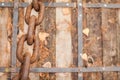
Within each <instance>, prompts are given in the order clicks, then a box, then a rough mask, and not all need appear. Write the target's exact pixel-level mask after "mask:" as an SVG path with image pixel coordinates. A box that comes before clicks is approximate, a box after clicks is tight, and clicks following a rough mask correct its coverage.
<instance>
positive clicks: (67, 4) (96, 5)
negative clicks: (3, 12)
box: [0, 2, 120, 8]
mask: <svg viewBox="0 0 120 80" xmlns="http://www.w3.org/2000/svg"><path fill="white" fill-rule="evenodd" d="M44 4H45V6H46V7H76V5H77V4H76V3H67V2H66V3H65V2H64V3H62V2H61V3H48V2H46V3H44ZM28 5H29V4H28V3H26V2H24V3H19V4H18V6H19V7H27V6H28ZM0 7H14V3H12V2H0ZM83 7H88V8H120V4H104V3H96V4H92V3H86V4H84V5H83Z"/></svg>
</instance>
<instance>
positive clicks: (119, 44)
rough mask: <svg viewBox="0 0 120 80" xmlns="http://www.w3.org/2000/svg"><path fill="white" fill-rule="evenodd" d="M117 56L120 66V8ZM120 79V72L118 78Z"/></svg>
mask: <svg viewBox="0 0 120 80" xmlns="http://www.w3.org/2000/svg"><path fill="white" fill-rule="evenodd" d="M117 22H118V23H117V56H118V61H117V65H118V66H120V10H118V18H117ZM119 79H120V72H118V80H119Z"/></svg>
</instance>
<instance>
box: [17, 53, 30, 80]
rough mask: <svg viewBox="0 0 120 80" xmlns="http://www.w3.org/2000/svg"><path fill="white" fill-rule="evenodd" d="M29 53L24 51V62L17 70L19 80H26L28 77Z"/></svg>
mask: <svg viewBox="0 0 120 80" xmlns="http://www.w3.org/2000/svg"><path fill="white" fill-rule="evenodd" d="M30 57H31V55H30V53H28V52H27V53H25V55H24V62H23V63H22V65H21V69H20V72H19V76H20V77H19V79H20V80H28V79H29V71H30Z"/></svg>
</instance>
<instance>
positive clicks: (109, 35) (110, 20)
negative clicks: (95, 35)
mask: <svg viewBox="0 0 120 80" xmlns="http://www.w3.org/2000/svg"><path fill="white" fill-rule="evenodd" d="M102 2H106V3H115V2H116V0H114V1H113V0H109V1H104V0H103V1H102ZM116 17H117V15H116V9H102V36H103V66H116V65H117V52H116V49H117V44H116V43H117V33H116V32H117V31H116V29H117V26H116ZM108 76H109V77H108ZM103 79H104V80H118V78H117V73H116V72H105V73H103Z"/></svg>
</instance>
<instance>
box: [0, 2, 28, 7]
mask: <svg viewBox="0 0 120 80" xmlns="http://www.w3.org/2000/svg"><path fill="white" fill-rule="evenodd" d="M28 5H29V4H28V3H19V4H18V6H19V7H27V6H28ZM0 7H2V8H4V7H14V3H13V2H0Z"/></svg>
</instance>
